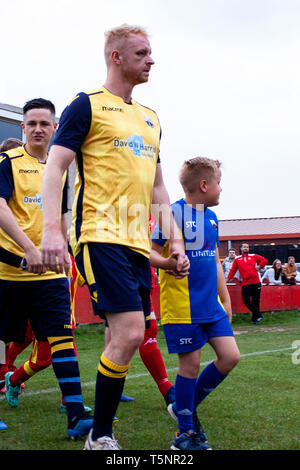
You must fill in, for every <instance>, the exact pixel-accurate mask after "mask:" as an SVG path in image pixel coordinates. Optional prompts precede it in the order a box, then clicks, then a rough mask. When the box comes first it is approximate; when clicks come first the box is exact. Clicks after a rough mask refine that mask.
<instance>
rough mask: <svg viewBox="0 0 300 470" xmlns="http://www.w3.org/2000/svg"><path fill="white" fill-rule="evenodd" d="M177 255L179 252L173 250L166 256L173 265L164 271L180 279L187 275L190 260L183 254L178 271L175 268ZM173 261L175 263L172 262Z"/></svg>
mask: <svg viewBox="0 0 300 470" xmlns="http://www.w3.org/2000/svg"><path fill="white" fill-rule="evenodd" d="M178 256H179V253H178V252H176V251H174V252H173V253H172V254H171V255H170V256H169V258H168V260H170V261H171V263H172V264H173V265H174V266H173V267H172V268H171V266H170V268H167V269H165V272H166V273H167V274H170V275H171V276H174V277H175V278H176V279H182V278H183V277H185V276H187V275H188V274H189V269H190V261H189V259H188V257H187V256H186V255H185V256H184V259H183V262H182V266H181V269H180V271H178V269H177V261H178ZM174 263H175V264H174Z"/></svg>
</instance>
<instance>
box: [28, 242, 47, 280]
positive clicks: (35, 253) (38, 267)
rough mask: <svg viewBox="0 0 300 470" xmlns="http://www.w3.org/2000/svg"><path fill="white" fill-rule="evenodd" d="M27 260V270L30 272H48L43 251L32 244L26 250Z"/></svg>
mask: <svg viewBox="0 0 300 470" xmlns="http://www.w3.org/2000/svg"><path fill="white" fill-rule="evenodd" d="M25 257H26V261H27V270H28V272H29V273H34V274H42V273H45V272H46V268H45V266H44V264H43V261H42V255H41V252H40V251H39V250H38V249H37V248H36V247H35V246H34V245H32V246H30V247H29V248H27V250H26V251H25Z"/></svg>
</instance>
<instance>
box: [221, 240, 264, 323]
mask: <svg viewBox="0 0 300 470" xmlns="http://www.w3.org/2000/svg"><path fill="white" fill-rule="evenodd" d="M266 264H268V260H267V259H266V258H264V257H263V256H260V255H256V254H254V253H253V254H250V253H249V245H248V243H243V244H242V245H241V255H240V256H237V257H236V258H235V260H234V262H233V265H232V268H231V270H230V272H229V274H228V278H227V281H230V280H231V279H232V278H233V277H234V275H235V273H236V272H237V270H239V273H240V276H241V278H242V297H243V302H244V304H245V305H246V307H247V308H248V309H249V310H250V312H252V323H253V324H254V325H257V324H258V323H259V322H260V321H261V320H262V319H263V316H262V314H261V313H260V294H261V281H260V278H259V275H258V272H259V270H260V269H262V268H263V267H264V266H266Z"/></svg>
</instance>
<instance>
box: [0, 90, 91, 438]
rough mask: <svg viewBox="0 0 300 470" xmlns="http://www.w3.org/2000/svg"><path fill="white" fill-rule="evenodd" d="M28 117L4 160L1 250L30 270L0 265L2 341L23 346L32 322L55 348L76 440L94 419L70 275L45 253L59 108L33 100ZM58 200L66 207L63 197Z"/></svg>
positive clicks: (0, 171) (0, 158)
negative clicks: (46, 260)
mask: <svg viewBox="0 0 300 470" xmlns="http://www.w3.org/2000/svg"><path fill="white" fill-rule="evenodd" d="M23 115H24V122H23V124H22V127H23V131H24V133H25V135H26V144H25V145H24V146H22V147H17V148H15V149H12V150H8V151H7V152H5V153H2V154H0V227H1V228H0V245H1V246H2V247H3V248H5V249H6V250H8V251H10V252H12V253H14V254H16V255H19V256H21V257H22V258H26V260H27V266H28V269H27V270H22V269H21V268H16V267H12V266H10V265H7V264H4V263H0V339H1V340H2V341H4V342H9V341H17V342H20V343H22V342H23V340H24V333H25V329H26V326H27V322H28V320H30V323H31V326H32V329H33V332H34V335H35V338H36V340H37V341H48V342H49V343H50V347H51V359H52V366H53V370H54V372H55V375H56V377H57V379H58V382H59V385H60V388H61V391H62V394H63V396H64V399H65V401H66V406H67V414H68V435H69V436H70V437H71V438H73V437H78V436H82V435H85V434H87V433H88V431H89V430H90V428H91V425H92V419H91V416H90V415H88V414H87V413H86V412H85V410H84V406H83V400H82V393H81V382H80V375H79V368H78V363H77V360H76V356H75V352H74V345H73V335H72V325H71V305H70V291H69V282H68V279H67V276H66V274H65V272H63V273H55V272H52V271H49V270H48V271H47V270H46V268H45V266H44V264H43V261H42V257H41V252H40V248H41V238H42V229H43V203H42V197H41V187H42V176H43V173H44V170H45V168H46V162H47V158H48V147H49V143H50V140H51V137H52V135H53V134H54V133H55V130H56V120H55V107H54V105H53V103H51V102H50V101H48V100H45V99H43V98H38V99H33V100H31V101H28V102H27V103H26V104H25V106H24V108H23ZM59 198H60V206H61V204H62V192H61V193H60V196H59ZM61 212H62V210H61V207H60V215H59V220H60V225H61V227H62V230H63V232H64V236H65V238H66V223H65V221H64V217H63V216H62V215H61ZM63 212H65V211H63ZM68 262H69V260H66V268H67V267H68ZM29 372H30V371H29ZM11 375H12V372H8V373H7V374H6V376H5V387H6V397H7V399H8V401H9V403H10V404H11V406H16V405H17V402H18V392H19V389H20V386H17V385H15V386H14V385H13V384H12V383H11V381H10V378H11Z"/></svg>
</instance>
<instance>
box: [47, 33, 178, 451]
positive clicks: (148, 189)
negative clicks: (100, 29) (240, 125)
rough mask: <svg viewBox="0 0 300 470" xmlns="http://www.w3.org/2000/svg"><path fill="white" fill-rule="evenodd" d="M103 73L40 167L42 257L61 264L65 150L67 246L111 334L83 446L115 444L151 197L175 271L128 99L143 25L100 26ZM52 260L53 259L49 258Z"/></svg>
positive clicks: (137, 324) (137, 334) (152, 118)
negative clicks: (71, 178) (69, 193)
mask: <svg viewBox="0 0 300 470" xmlns="http://www.w3.org/2000/svg"><path fill="white" fill-rule="evenodd" d="M104 53H105V59H106V64H107V79H106V81H105V84H104V86H102V87H101V88H99V89H97V90H94V91H91V92H87V93H79V94H78V95H77V96H76V97H75V99H74V100H73V101H72V102H71V103H70V105H69V106H67V108H66V109H65V111H64V112H63V114H62V117H61V120H60V126H59V129H58V134H57V135H56V139H55V141H54V145H53V147H52V149H51V151H50V156H49V163H48V165H47V170H46V172H45V175H44V182H43V191H42V194H43V203H44V234H43V242H42V256H43V261H44V263H45V265H46V266H47V267H48V268H50V269H52V270H54V271H56V272H61V271H62V270H63V265H64V263H65V261H66V258H67V247H66V244H65V240H64V238H63V236H62V233H61V229H60V225H59V195H60V192H61V187H62V176H63V174H64V172H65V171H66V169H67V167H68V166H69V165H70V163H71V162H72V161H73V159H74V158H75V160H76V164H77V180H76V181H77V183H76V191H75V200H74V204H73V224H72V229H71V246H72V250H73V253H74V256H75V259H76V263H77V266H78V268H79V270H80V272H81V274H82V275H83V277H84V278H85V280H86V282H87V284H88V285H89V288H90V292H91V295H92V298H93V299H94V300H96V302H97V307H98V308H97V310H99V311H102V316H103V318H105V319H106V320H107V322H108V324H109V328H110V333H111V341H110V343H109V345H108V346H107V348H105V351H104V352H103V353H102V355H101V358H100V362H99V366H98V374H97V382H96V392H95V412H94V422H93V429H92V430H91V432H90V433H89V436H88V439H87V441H86V444H85V449H95V450H96V449H97V450H103V449H119V445H118V443H117V441H116V440H115V439H114V436H113V434H112V421H113V417H114V416H115V414H116V410H117V407H118V404H119V401H120V397H121V394H122V391H123V387H124V381H125V378H126V375H127V373H128V369H129V366H130V362H131V360H132V358H133V356H134V354H135V352H136V351H137V349H138V348H139V345H140V344H141V342H142V341H143V338H144V331H145V318H146V319H149V318H150V291H151V273H150V264H149V255H150V247H151V246H150V230H149V217H150V212H151V203H152V204H153V205H157V206H159V208H160V209H161V210H160V215H159V216H157V214H155V213H153V215H154V217H155V218H156V220H159V221H160V223H161V222H162V219H164V221H165V223H167V224H168V225H169V228H170V236H169V238H170V253H172V255H173V256H174V257H175V258H176V260H177V265H176V266H177V269H178V271H180V270H181V267H182V265H183V261H184V259H185V254H184V251H183V247H182V244H181V241H180V234H179V232H178V229H177V227H176V225H175V223H174V220H173V217H172V213H171V211H170V201H169V196H168V193H167V190H166V187H165V184H164V181H163V177H162V170H161V164H160V158H159V143H160V135H161V129H160V124H159V120H158V117H157V115H156V113H155V112H154V111H153V110H151V109H149V108H147V107H145V106H142V105H140V104H139V103H137V102H136V101H135V100H133V99H132V91H133V88H134V87H135V86H136V85H138V84H141V83H146V82H147V81H148V78H149V74H150V70H151V67H152V66H153V64H154V61H153V59H152V57H151V54H152V51H151V46H150V42H149V39H148V35H147V32H146V31H145V30H144V29H143V28H141V27H139V26H129V25H122V26H120V27H116V28H114V29H112V30H110V31H108V32H107V33H106V40H105V48H104ZM56 260H57V261H58V266H57V265H56Z"/></svg>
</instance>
